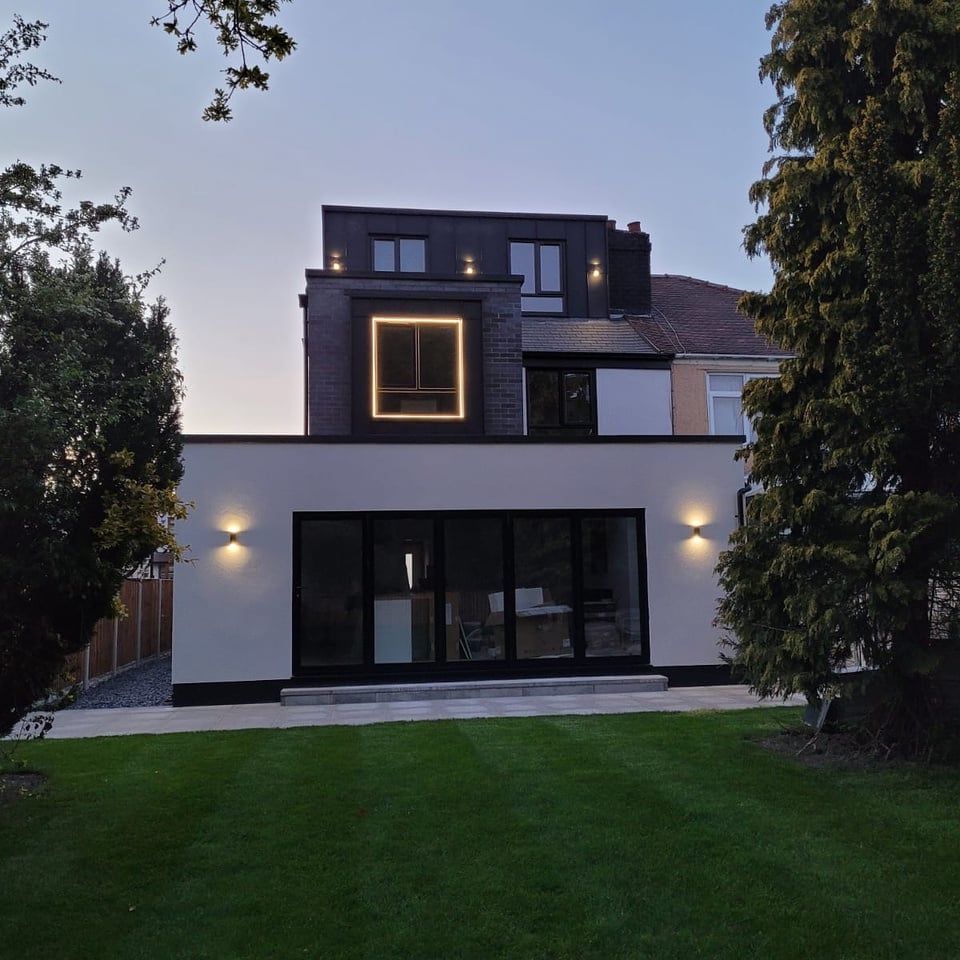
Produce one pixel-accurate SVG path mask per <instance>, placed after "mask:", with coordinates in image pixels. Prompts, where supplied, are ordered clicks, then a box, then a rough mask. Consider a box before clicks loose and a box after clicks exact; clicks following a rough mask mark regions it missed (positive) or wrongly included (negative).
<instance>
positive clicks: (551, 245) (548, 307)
mask: <svg viewBox="0 0 960 960" xmlns="http://www.w3.org/2000/svg"><path fill="white" fill-rule="evenodd" d="M510 272H511V273H513V274H520V275H522V276H523V286H522V287H521V288H520V309H521V310H522V311H523V312H524V313H563V312H564V298H563V293H564V287H563V245H562V244H560V243H557V242H555V241H553V242H547V241H542V240H511V241H510Z"/></svg>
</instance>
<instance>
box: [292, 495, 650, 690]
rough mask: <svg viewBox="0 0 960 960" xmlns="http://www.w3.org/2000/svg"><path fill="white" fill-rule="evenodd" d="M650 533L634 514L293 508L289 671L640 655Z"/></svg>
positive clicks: (381, 671)
mask: <svg viewBox="0 0 960 960" xmlns="http://www.w3.org/2000/svg"><path fill="white" fill-rule="evenodd" d="M644 539H645V538H644V533H643V512H642V511H639V510H638V511H608V512H600V511H568V512H560V511H549V512H548V511H523V512H519V511H518V512H512V511H511V512H499V511H490V512H478V511H475V512H470V513H406V514H401V513H368V514H317V513H301V514H295V515H294V610H293V623H294V638H293V661H294V662H293V670H294V673H295V674H297V675H301V676H323V675H328V676H343V677H350V676H356V677H365V676H369V677H371V678H373V677H377V676H387V675H389V676H406V675H410V676H411V677H424V676H448V677H454V676H456V675H467V674H469V673H470V672H471V671H473V672H484V673H486V674H490V673H495V672H496V671H497V670H498V669H499V670H501V671H503V670H510V671H511V672H512V673H513V674H514V675H518V674H523V673H531V674H532V673H536V672H538V671H546V672H553V673H556V672H558V671H560V672H562V671H563V670H564V669H571V670H572V669H574V668H575V665H576V664H578V663H579V664H582V665H583V666H584V667H585V666H586V665H587V663H594V664H595V665H596V664H597V661H599V660H601V659H604V658H605V659H606V660H608V661H615V660H616V661H622V662H623V663H624V665H625V666H628V665H630V664H638V663H639V664H643V663H648V662H649V659H650V649H649V639H648V614H647V602H646V556H645V543H644ZM564 663H569V665H570V666H569V667H568V668H565V667H564V666H563V664H564ZM551 664H553V665H552V666H551Z"/></svg>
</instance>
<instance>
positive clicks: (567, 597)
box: [513, 517, 573, 660]
mask: <svg viewBox="0 0 960 960" xmlns="http://www.w3.org/2000/svg"><path fill="white" fill-rule="evenodd" d="M513 538H514V565H515V569H516V581H517V590H516V608H517V619H516V631H517V659H518V660H524V659H531V658H543V657H572V656H573V641H572V639H571V638H572V637H573V607H572V603H573V569H572V565H571V562H570V561H571V555H570V520H569V518H567V517H518V518H517V519H516V520H514V523H513Z"/></svg>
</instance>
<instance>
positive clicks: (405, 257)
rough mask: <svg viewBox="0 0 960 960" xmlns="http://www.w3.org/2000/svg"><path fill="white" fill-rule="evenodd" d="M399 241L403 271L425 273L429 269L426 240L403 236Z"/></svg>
mask: <svg viewBox="0 0 960 960" xmlns="http://www.w3.org/2000/svg"><path fill="white" fill-rule="evenodd" d="M399 243H400V270H401V272H403V273H423V272H424V271H425V270H426V269H427V242H426V240H418V239H406V238H403V239H401V240H400V241H399Z"/></svg>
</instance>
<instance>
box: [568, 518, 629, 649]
mask: <svg viewBox="0 0 960 960" xmlns="http://www.w3.org/2000/svg"><path fill="white" fill-rule="evenodd" d="M580 529H581V535H582V538H583V620H584V624H583V627H584V634H585V637H586V653H587V656H588V657H618V656H620V657H622V656H638V655H640V654H642V653H643V626H642V624H643V619H642V614H641V609H640V572H639V567H638V564H637V521H636V519H635V518H633V517H586V518H584V519H583V520H582V521H581V527H580Z"/></svg>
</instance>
